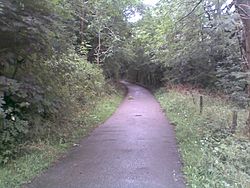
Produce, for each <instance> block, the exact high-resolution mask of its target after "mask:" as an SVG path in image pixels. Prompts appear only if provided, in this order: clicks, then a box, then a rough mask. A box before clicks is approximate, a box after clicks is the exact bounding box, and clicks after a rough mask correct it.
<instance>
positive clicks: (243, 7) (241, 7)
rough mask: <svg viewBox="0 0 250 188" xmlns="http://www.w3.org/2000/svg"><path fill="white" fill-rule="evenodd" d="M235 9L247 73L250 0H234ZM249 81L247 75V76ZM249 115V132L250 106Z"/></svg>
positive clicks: (249, 92) (249, 64)
mask: <svg viewBox="0 0 250 188" xmlns="http://www.w3.org/2000/svg"><path fill="white" fill-rule="evenodd" d="M235 2H236V3H235V5H236V9H237V11H238V13H239V14H240V17H241V20H242V23H243V25H244V38H245V39H244V44H243V45H244V46H243V48H244V59H245V61H246V66H245V71H246V72H247V73H248V72H249V70H250V1H249V0H236V1H235ZM247 79H248V82H249V76H248V78H247ZM247 92H248V97H250V85H249V84H248V87H247ZM248 110H249V116H248V120H247V129H248V133H249V134H250V108H249V107H248Z"/></svg>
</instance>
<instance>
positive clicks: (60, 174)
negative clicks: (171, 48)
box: [24, 83, 185, 188]
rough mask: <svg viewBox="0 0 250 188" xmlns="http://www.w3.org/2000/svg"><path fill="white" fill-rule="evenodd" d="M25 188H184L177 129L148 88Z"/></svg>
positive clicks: (131, 91) (135, 91)
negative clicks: (176, 135)
mask: <svg viewBox="0 0 250 188" xmlns="http://www.w3.org/2000/svg"><path fill="white" fill-rule="evenodd" d="M125 84H126V86H127V87H128V95H127V97H126V98H125V99H124V101H123V103H122V104H121V105H120V107H119V108H118V109H117V111H116V112H115V113H114V115H113V116H112V117H111V118H109V119H108V120H107V121H106V122H105V123H104V124H103V125H101V126H99V127H98V128H97V129H95V130H94V131H93V132H92V133H91V134H90V136H88V137H87V138H85V139H83V140H82V141H81V142H80V143H79V146H78V147H75V148H73V149H72V150H71V151H70V152H69V153H68V154H67V155H66V156H65V157H63V158H62V159H60V160H59V161H58V162H56V163H55V164H54V165H53V166H52V167H51V168H49V169H48V170H47V171H46V172H44V173H43V174H42V175H41V176H39V177H37V178H35V179H34V180H33V181H32V182H31V183H30V184H28V185H24V187H25V188H184V187H185V185H184V180H183V178H182V173H181V170H180V169H181V163H180V158H179V154H178V151H177V147H176V141H175V134H174V130H173V127H172V126H171V125H170V124H169V122H168V121H167V120H166V118H165V116H164V114H163V112H162V110H161V108H160V106H159V104H158V103H157V101H156V100H155V99H154V97H153V96H152V94H151V93H150V92H148V91H147V90H146V89H144V88H142V87H139V86H136V85H133V84H129V83H125Z"/></svg>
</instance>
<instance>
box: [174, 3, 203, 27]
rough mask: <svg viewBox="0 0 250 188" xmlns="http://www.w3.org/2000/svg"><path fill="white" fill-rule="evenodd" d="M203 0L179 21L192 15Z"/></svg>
mask: <svg viewBox="0 0 250 188" xmlns="http://www.w3.org/2000/svg"><path fill="white" fill-rule="evenodd" d="M202 2H203V0H200V1H199V2H198V3H197V4H196V5H195V6H194V7H193V9H192V10H191V11H190V12H189V13H188V14H187V15H185V16H184V17H182V18H181V19H179V20H178V21H177V22H180V21H182V20H184V19H185V18H187V17H188V16H190V15H191V14H192V13H193V12H194V11H195V10H196V8H197V7H198V6H199V5H200V4H201V3H202Z"/></svg>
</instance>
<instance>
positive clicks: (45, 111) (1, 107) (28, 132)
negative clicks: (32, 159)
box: [0, 53, 106, 163]
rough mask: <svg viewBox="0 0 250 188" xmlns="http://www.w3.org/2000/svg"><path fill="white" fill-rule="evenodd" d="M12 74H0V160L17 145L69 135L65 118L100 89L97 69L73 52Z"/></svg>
mask: <svg viewBox="0 0 250 188" xmlns="http://www.w3.org/2000/svg"><path fill="white" fill-rule="evenodd" d="M25 66H26V67H29V70H28V71H29V74H31V75H32V76H29V79H26V74H27V72H28V71H23V72H19V74H18V75H17V78H16V79H14V78H8V77H7V75H8V74H7V73H6V76H1V77H0V86H1V87H0V118H1V119H0V120H1V125H0V144H1V146H0V156H1V157H0V163H6V162H8V160H10V159H11V158H13V157H15V156H16V153H17V150H18V148H19V146H20V144H23V143H25V142H31V141H36V140H41V139H42V140H46V139H51V138H53V140H57V139H62V138H64V137H65V134H70V131H69V130H70V129H72V126H70V125H69V122H70V119H71V118H72V116H73V115H74V113H77V111H78V110H80V109H83V108H87V106H88V105H92V103H93V102H94V101H96V99H97V98H98V97H100V96H102V95H103V94H104V93H105V88H106V85H105V79H104V76H103V72H102V70H101V69H100V68H99V67H98V66H97V65H93V64H90V63H88V62H87V61H86V60H85V59H84V58H80V57H79V56H78V55H76V54H74V53H70V54H65V55H62V56H60V58H58V57H54V58H51V59H50V60H47V61H45V62H43V63H39V61H38V63H36V64H34V63H30V64H26V65H25Z"/></svg>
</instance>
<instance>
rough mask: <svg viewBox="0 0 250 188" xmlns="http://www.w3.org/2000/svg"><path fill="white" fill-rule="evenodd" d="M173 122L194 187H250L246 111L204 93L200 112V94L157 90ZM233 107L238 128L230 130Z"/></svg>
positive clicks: (186, 174) (189, 181) (188, 179)
mask: <svg viewBox="0 0 250 188" xmlns="http://www.w3.org/2000/svg"><path fill="white" fill-rule="evenodd" d="M156 97H157V99H158V100H159V102H160V104H161V106H162V108H163V109H165V110H166V114H167V116H168V118H169V119H170V121H171V122H172V124H173V125H175V126H176V137H177V141H178V145H179V148H180V153H181V156H182V159H183V163H184V167H183V172H184V174H185V176H186V179H187V183H188V187H192V188H201V187H202V188H203V187H204V188H224V187H225V188H226V187H228V188H249V187H250V155H249V154H250V141H249V139H248V138H247V137H246V136H244V134H243V133H244V125H245V122H246V118H247V113H246V111H244V110H242V109H236V107H234V106H233V105H232V104H229V102H228V101H226V100H223V99H221V98H216V97H210V96H204V111H203V114H202V115H200V113H199V104H198V101H199V100H198V99H199V94H198V93H196V94H193V96H192V95H191V94H190V93H188V92H180V91H176V90H174V89H173V90H168V91H166V90H163V89H162V90H160V91H158V92H157V93H156ZM233 109H234V110H235V109H236V110H237V111H238V116H239V117H238V127H237V132H236V133H235V134H234V135H231V134H230V133H229V129H230V127H231V122H232V111H233Z"/></svg>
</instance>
